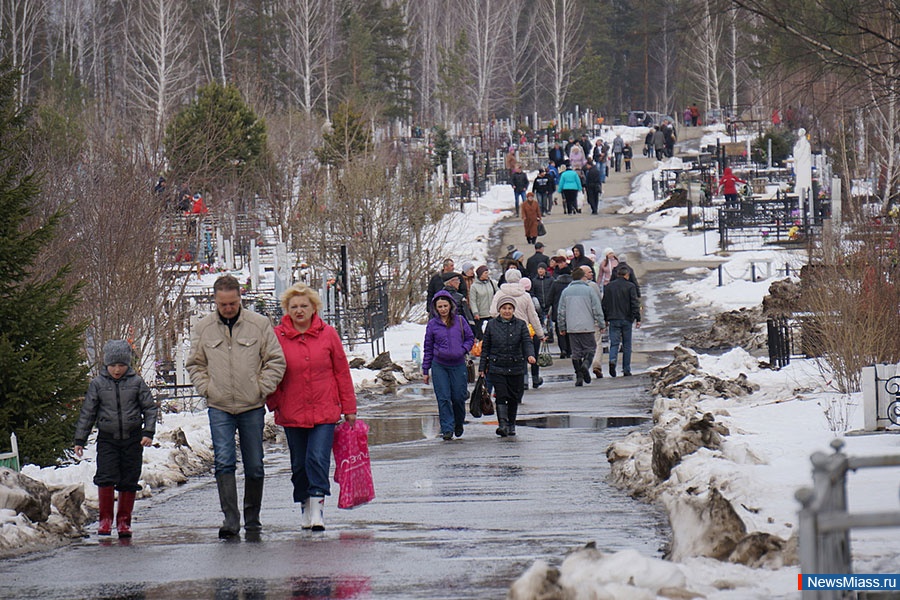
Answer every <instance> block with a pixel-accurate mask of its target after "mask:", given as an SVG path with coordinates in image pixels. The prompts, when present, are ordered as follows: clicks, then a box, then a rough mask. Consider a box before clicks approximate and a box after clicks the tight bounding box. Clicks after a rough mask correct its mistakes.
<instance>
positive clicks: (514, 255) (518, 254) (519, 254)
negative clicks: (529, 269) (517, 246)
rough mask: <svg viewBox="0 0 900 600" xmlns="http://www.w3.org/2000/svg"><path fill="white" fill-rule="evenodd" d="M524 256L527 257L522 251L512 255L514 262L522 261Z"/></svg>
mask: <svg viewBox="0 0 900 600" xmlns="http://www.w3.org/2000/svg"><path fill="white" fill-rule="evenodd" d="M523 256H525V255H524V254H522V251H521V250H516V251H515V252H513V253H512V257H513V260H520V259H521V258H522V257H523Z"/></svg>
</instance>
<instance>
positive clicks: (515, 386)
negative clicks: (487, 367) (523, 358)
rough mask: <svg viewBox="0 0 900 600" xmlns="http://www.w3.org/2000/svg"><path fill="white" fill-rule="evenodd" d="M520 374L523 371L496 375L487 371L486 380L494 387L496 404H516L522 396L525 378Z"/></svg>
mask: <svg viewBox="0 0 900 600" xmlns="http://www.w3.org/2000/svg"><path fill="white" fill-rule="evenodd" d="M526 364H527V363H526ZM522 375H523V373H518V374H516V375H496V374H494V373H491V372H488V374H487V380H488V381H489V382H490V383H491V384H492V385H493V387H494V395H495V396H497V404H507V405H509V404H518V403H519V402H521V401H522V396H523V395H524V394H525V379H524V378H523V377H522Z"/></svg>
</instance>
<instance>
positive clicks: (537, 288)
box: [529, 257, 553, 343]
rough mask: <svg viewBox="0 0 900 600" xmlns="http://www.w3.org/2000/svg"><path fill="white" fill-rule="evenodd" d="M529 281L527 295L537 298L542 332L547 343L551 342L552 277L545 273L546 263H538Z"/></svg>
mask: <svg viewBox="0 0 900 600" xmlns="http://www.w3.org/2000/svg"><path fill="white" fill-rule="evenodd" d="M544 258H546V257H544ZM529 279H531V290H530V291H529V293H530V294H531V295H532V296H534V297H535V298H537V301H538V303H539V304H540V305H541V312H542V313H543V314H544V316H545V325H546V326H545V327H544V332H545V333H546V334H547V342H548V343H549V342H552V341H553V328H552V321H553V319H552V318H551V317H550V307H551V306H552V303H551V302H550V300H551V296H552V292H553V276H552V275H549V274H548V273H547V263H543V262H542V263H540V264H539V265H538V266H537V273H536V274H535V276H534V277H529Z"/></svg>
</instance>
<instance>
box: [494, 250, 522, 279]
mask: <svg viewBox="0 0 900 600" xmlns="http://www.w3.org/2000/svg"><path fill="white" fill-rule="evenodd" d="M524 257H525V255H524V254H522V251H521V250H515V251H514V252H513V253H512V259H511V260H506V261H504V260H503V259H500V264H501V265H503V273H501V274H500V279H499V280H498V281H497V283H498V284H499V285H503V284H504V283H506V272H507V271H509V270H510V268H515V269H516V270H518V271H519V273H521V274H522V277H527V276H528V272H527V271H526V270H525V265H523V264H522V259H523V258H524Z"/></svg>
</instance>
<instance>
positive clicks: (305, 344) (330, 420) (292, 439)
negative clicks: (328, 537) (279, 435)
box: [266, 283, 356, 531]
mask: <svg viewBox="0 0 900 600" xmlns="http://www.w3.org/2000/svg"><path fill="white" fill-rule="evenodd" d="M281 307H282V309H283V310H284V312H285V315H284V317H282V319H281V324H280V325H278V326H277V327H276V328H275V336H276V337H277V338H278V341H279V342H280V343H281V347H282V349H283V350H284V357H285V360H286V362H287V369H286V370H285V372H284V378H283V379H282V380H281V383H280V384H278V388H276V390H275V391H274V392H273V393H272V394H271V395H270V396H269V398H268V400H267V401H266V406H268V407H269V410H272V411H274V412H275V423H277V424H278V425H281V426H282V427H284V434H285V437H286V438H287V442H288V447H289V448H290V451H291V482H292V483H293V484H294V502H299V503H301V506H302V511H303V513H302V519H301V527H302V528H303V529H312V530H313V531H324V529H325V521H324V519H323V517H322V509H323V507H324V505H325V496H328V495H330V493H331V488H330V486H329V480H328V469H329V466H330V463H331V446H332V442H333V441H334V427H335V425H336V424H337V423H338V421H340V420H341V414H343V415H344V419H345V420H346V421H347V422H348V423H350V425H351V426H352V425H353V423H354V422H355V421H356V394H355V392H354V391H353V380H352V379H351V377H350V366H349V365H348V364H347V355H346V354H344V347H343V345H342V344H341V338H340V337H339V336H338V333H337V331H335V329H334V327H331V326H330V325H326V324H325V322H324V321H322V319H321V317H319V309H321V308H322V300H321V299H320V298H319V294H318V293H316V291H315V290H313V289H310V288H309V287H307V286H305V285H303V284H299V283H298V284H296V285H294V286H292V287H290V288H288V290H287V291H285V292H284V294H282V296H281Z"/></svg>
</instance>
